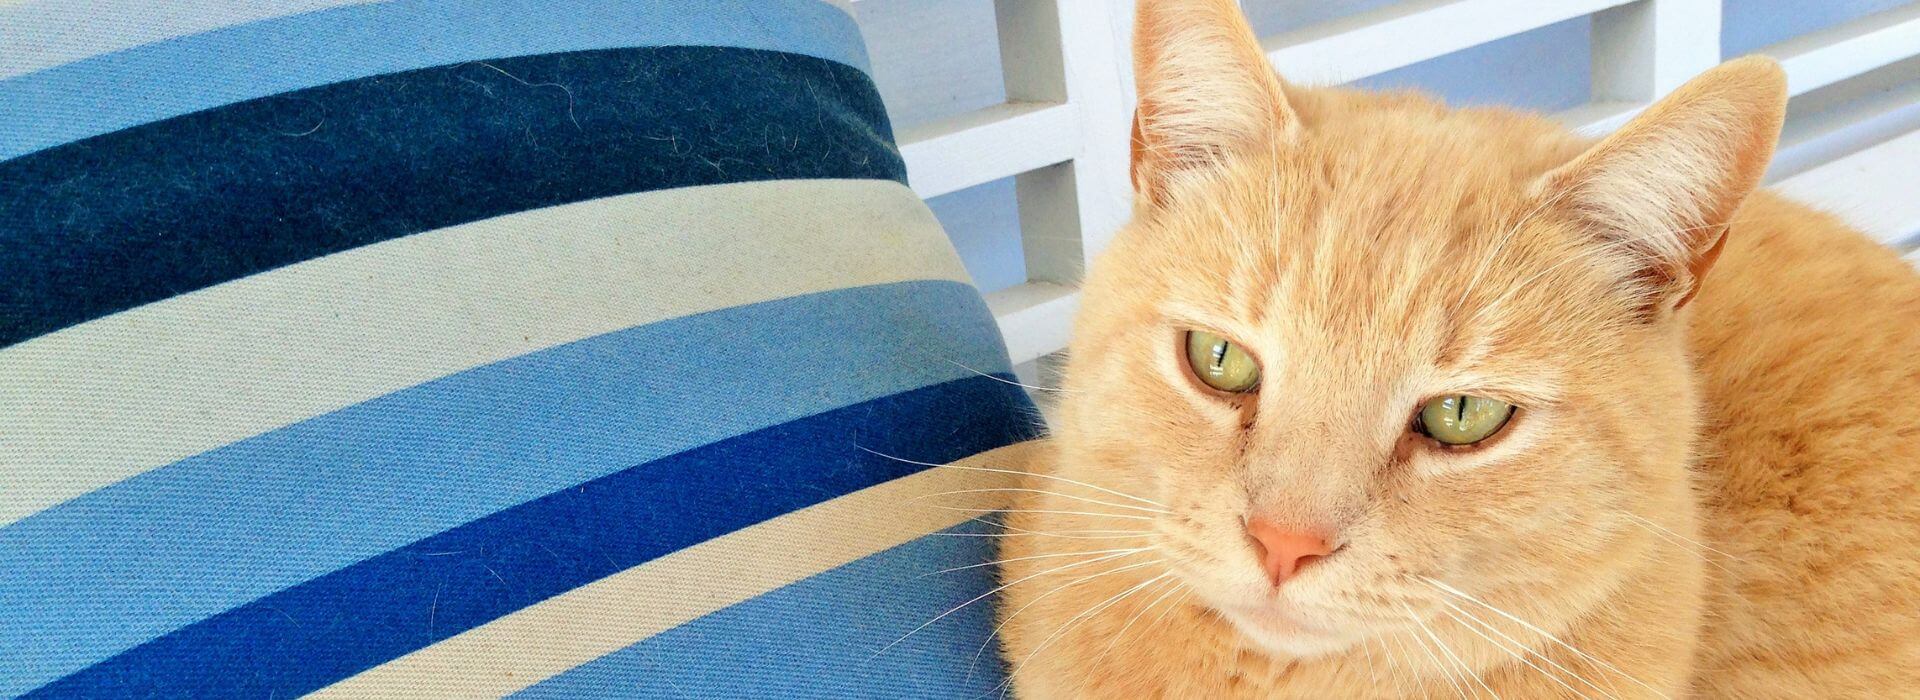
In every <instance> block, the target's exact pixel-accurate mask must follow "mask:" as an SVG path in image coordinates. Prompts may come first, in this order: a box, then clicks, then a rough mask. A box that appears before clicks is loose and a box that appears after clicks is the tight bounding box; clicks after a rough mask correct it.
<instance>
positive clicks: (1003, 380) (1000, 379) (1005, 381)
mask: <svg viewBox="0 0 1920 700" xmlns="http://www.w3.org/2000/svg"><path fill="white" fill-rule="evenodd" d="M947 362H948V363H949V364H952V365H953V366H955V367H959V368H960V369H964V370H966V371H968V372H972V373H974V374H978V375H980V376H982V377H986V378H988V379H991V380H994V381H996V382H1000V383H1001V384H1012V385H1014V386H1017V387H1020V388H1022V389H1030V390H1033V391H1053V392H1059V393H1062V394H1071V393H1073V392H1072V391H1071V390H1068V389H1062V388H1059V387H1051V386H1034V385H1032V384H1022V383H1020V382H1016V381H1013V380H1011V379H1007V378H1005V377H996V376H993V375H991V374H987V373H986V372H982V371H980V370H977V369H974V368H972V367H968V366H966V365H963V364H960V363H959V362H955V361H953V360H952V359H948V360H947Z"/></svg>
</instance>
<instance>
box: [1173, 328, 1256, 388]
mask: <svg viewBox="0 0 1920 700" xmlns="http://www.w3.org/2000/svg"><path fill="white" fill-rule="evenodd" d="M1187 366H1189V367H1192V368H1193V376H1195V377H1198V378H1200V382H1201V383H1203V384H1206V385H1207V386H1210V387H1213V388H1215V389H1219V390H1220V391H1224V392H1227V393H1230V394H1243V393H1246V392H1249V391H1253V390H1254V388H1256V387H1258V386H1260V363H1258V362H1255V361H1254V360H1253V356H1252V355H1249V354H1247V351H1246V350H1244V349H1241V347H1240V344H1239V343H1235V342H1233V341H1231V340H1227V339H1226V338H1224V337H1221V336H1220V335H1219V334H1216V333H1208V332H1206V331H1187Z"/></svg>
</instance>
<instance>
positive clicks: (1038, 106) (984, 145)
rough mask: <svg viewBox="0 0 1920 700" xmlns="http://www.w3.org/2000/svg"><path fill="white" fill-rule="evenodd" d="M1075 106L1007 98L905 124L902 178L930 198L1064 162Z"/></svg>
mask: <svg viewBox="0 0 1920 700" xmlns="http://www.w3.org/2000/svg"><path fill="white" fill-rule="evenodd" d="M1075 111H1077V108H1076V107H1074V106H1072V105H1064V104H1048V103H1036V102H1009V103H1007V104H1002V105H995V106H993V107H988V108H986V109H982V110H976V111H973V112H969V113H966V114H962V115H959V116H957V117H948V118H946V119H941V120H938V121H934V122H932V123H929V124H923V125H920V126H916V127H910V128H907V129H905V130H903V131H901V133H900V143H901V146H900V155H901V157H903V158H905V159H906V161H907V181H908V182H911V183H913V191H914V192H915V193H918V194H919V195H920V196H921V197H922V198H930V197H938V196H940V195H943V194H947V193H949V192H955V191H958V190H963V189H966V188H968V187H972V186H974V185H978V184H982V183H987V182H992V181H994V180H998V179H1000V178H1003V177H1007V176H1009V175H1015V174H1018V173H1022V172H1026V171H1028V170H1034V169H1037V168H1044V167H1046V166H1049V165H1053V164H1054V163H1061V162H1065V161H1067V160H1069V159H1071V158H1073V156H1074V154H1075V152H1076V151H1077V150H1078V149H1077V148H1076V145H1077V144H1078V142H1079V141H1080V132H1079V121H1080V119H1079V116H1078V115H1076V114H1075V113H1074V112H1075Z"/></svg>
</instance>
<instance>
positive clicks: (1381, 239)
mask: <svg viewBox="0 0 1920 700" xmlns="http://www.w3.org/2000/svg"><path fill="white" fill-rule="evenodd" d="M1139 8H1140V9H1139V12H1140V14H1139V21H1138V24H1137V28H1136V33H1137V39H1136V47H1135V50H1136V59H1137V64H1138V77H1139V88H1140V91H1139V94H1140V109H1139V113H1138V118H1137V123H1136V131H1135V135H1136V138H1135V142H1136V143H1135V146H1136V148H1135V159H1134V160H1135V162H1134V181H1135V185H1136V188H1137V190H1138V195H1139V196H1138V202H1139V204H1138V205H1137V211H1136V216H1135V220H1134V222H1133V223H1132V224H1131V225H1130V226H1129V227H1128V228H1127V229H1126V230H1125V231H1123V232H1122V233H1121V234H1120V235H1119V237H1118V238H1117V240H1116V241H1115V242H1114V244H1113V246H1112V247H1111V249H1110V250H1109V252H1107V253H1106V254H1105V256H1104V257H1103V258H1102V259H1101V260H1100V261H1099V262H1098V264H1096V265H1095V267H1094V269H1093V270H1092V271H1091V273H1090V274H1089V275H1088V277H1087V280H1086V285H1085V302H1084V303H1085V306H1084V308H1083V309H1082V310H1081V313H1080V317H1079V319H1078V322H1077V325H1076V326H1075V336H1074V340H1073V345H1072V347H1071V353H1070V356H1071V360H1070V364H1069V365H1068V368H1067V371H1066V377H1065V383H1064V391H1063V393H1062V397H1063V398H1062V404H1061V407H1060V415H1059V417H1058V420H1057V421H1056V422H1055V425H1054V435H1053V439H1052V440H1051V441H1050V442H1047V443H1044V444H1039V445H1036V446H1034V447H1032V448H1030V449H1029V450H1028V451H1027V454H1028V457H1027V459H1029V460H1030V461H1031V462H1032V464H1031V465H1029V466H1030V468H1031V469H1032V470H1033V471H1034V472H1035V473H1036V474H1035V476H1032V477H1029V478H1028V480H1027V481H1028V483H1027V488H1030V489H1033V490H1035V491H1045V492H1047V493H1030V494H1027V496H1028V497H1025V498H1022V499H1020V500H1019V501H1018V502H1017V504H1016V505H1015V506H1013V508H1012V509H1011V511H1010V517H1009V522H1008V523H1007V524H1008V525H1009V526H1010V527H1009V535H1010V536H1008V537H1006V538H1004V539H1003V540H1002V541H1003V542H1004V543H1005V546H1004V549H1003V554H1004V558H1005V559H1007V562H1006V564H1005V566H1004V569H1003V573H1002V577H1003V581H1004V582H1006V583H1008V584H1010V585H1009V587H1008V588H1007V589H1006V591H1005V599H1004V600H1003V601H1002V607H1001V612H1000V617H1001V619H1002V621H1003V623H1004V624H1003V627H1002V629H1001V630H1000V633H1001V635H1002V639H1003V640H1004V641H1003V643H1004V651H1005V654H1006V657H1007V660H1008V662H1009V664H1010V665H1011V669H1012V673H1013V681H1012V682H1013V688H1014V690H1015V691H1016V692H1017V693H1018V694H1019V695H1021V696H1023V697H1033V698H1108V697H1111V698H1142V697H1172V698H1224V697H1262V698H1273V697H1290V698H1349V697H1426V696H1436V697H1456V696H1465V697H1495V696H1498V697H1503V698H1508V699H1510V700H1511V699H1514V698H1541V697H1590V698H1611V697H1621V698H1625V697H1670V698H1671V697H1687V696H1701V697H1729V698H1759V697H1794V698H1806V697H1857V698H1865V697H1895V696H1904V697H1914V696H1915V695H1916V694H1920V614H1916V611H1920V548H1916V546H1915V545H1916V542H1915V540H1916V538H1920V479H1916V472H1917V471H1920V400H1916V399H1920V278H1916V275H1915V273H1914V271H1913V270H1911V269H1910V268H1908V267H1907V265H1905V264H1904V263H1902V262H1901V261H1900V260H1899V259H1898V258H1897V257H1896V256H1895V255H1894V254H1893V253H1892V252H1890V251H1888V250H1886V249H1883V248H1881V247H1879V246H1877V245H1875V244H1873V243H1872V242H1870V241H1869V240H1867V239H1866V238H1865V237H1863V236H1861V235H1860V234H1859V233H1856V232H1854V231H1852V230H1849V229H1848V228H1846V227H1845V226H1844V225H1842V224H1841V223H1839V222H1838V221H1836V220H1834V219H1833V218H1831V217H1828V216H1825V215H1822V214H1818V213H1815V212H1813V211H1810V210H1808V209H1806V208H1804V207H1802V206H1799V205H1796V204H1792V203H1789V202H1786V201H1783V200H1781V199H1779V198H1776V197H1775V196H1773V195H1771V194H1767V193H1765V192H1754V188H1755V186H1756V184H1757V183H1758V182H1759V181H1760V178H1761V174H1762V172H1763V171H1764V170H1765V168H1766V164H1767V162H1768V159H1769V158H1770V157H1771V154H1772V150H1773V145H1774V141H1775V139H1776V137H1777V135H1778V133H1779V129H1780V123H1781V118H1782V112H1783V109H1784V107H1785V102H1786V90H1785V85H1784V79H1783V76H1782V74H1781V71H1780V69H1779V68H1778V67H1777V66H1775V65H1774V64H1773V63H1772V62H1770V61H1768V60H1766V59H1761V58H1747V59H1741V60H1736V61H1732V62H1729V63H1727V64H1726V65H1723V66H1721V67H1719V68H1716V69H1714V70H1712V71H1709V72H1708V73H1706V74H1705V75H1702V76H1700V77H1699V78H1697V79H1695V80H1694V81H1693V82H1691V83H1688V84H1687V85H1686V86H1684V87H1682V88H1680V89H1679V90H1678V91H1677V92H1675V93H1674V94H1673V95H1671V96H1669V97H1667V98H1666V99H1665V100H1663V101H1661V102H1659V103H1658V104H1656V105H1654V106H1653V107H1652V108H1650V109H1648V110H1647V111H1646V112H1644V113H1643V114H1641V115H1639V116H1638V117H1637V118H1636V119H1634V120H1633V121H1632V122H1631V123H1629V124H1627V125H1626V126H1625V127H1623V128H1621V129H1620V130H1619V131H1618V132H1616V133H1614V134H1613V135H1611V136H1609V137H1607V138H1605V139H1602V140H1600V141H1599V142H1598V143H1593V142H1590V141H1587V140H1583V139H1581V138H1578V137H1576V136H1573V135H1571V134H1569V133H1568V132H1567V131H1566V130H1565V129H1563V128H1562V127H1560V126H1557V125H1555V124H1554V123H1552V122H1550V121H1548V120H1545V119H1542V118H1539V117H1534V116H1529V115H1525V114H1519V113H1514V112H1510V111H1506V110H1500V109H1448V108H1445V107H1443V106H1441V105H1439V104H1438V103H1436V102H1434V101H1431V100H1428V99H1424V98H1421V97H1417V96H1411V95H1379V94H1370V93H1364V92H1356V91H1352V90H1344V89H1306V88H1301V87H1299V86H1294V85H1290V84H1286V83H1283V82H1282V81H1281V80H1280V79H1279V78H1278V77H1276V76H1275V75H1274V74H1273V73H1272V72H1271V71H1270V70H1269V68H1268V66H1267V63H1266V59H1265V57H1264V56H1263V55H1262V52H1261V50H1260V48H1259V46H1258V44H1257V42H1256V41H1255V38H1254V36H1253V34H1252V32H1251V31H1250V29H1249V28H1248V27H1247V25H1246V22H1245V20H1244V19H1242V18H1241V16H1240V14H1239V11H1238V10H1237V9H1236V7H1235V4H1234V2H1232V0H1141V2H1140V3H1139ZM1710 269H1711V274H1708V273H1709V270H1710ZM1696 293H1697V294H1696Z"/></svg>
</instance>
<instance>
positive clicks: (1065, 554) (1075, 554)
mask: <svg viewBox="0 0 1920 700" xmlns="http://www.w3.org/2000/svg"><path fill="white" fill-rule="evenodd" d="M1149 549H1153V548H1152V547H1129V548H1126V549H1096V550H1093V551H1089V552H1055V553H1053V554H1035V555H1032V556H1025V557H1013V558H1011V559H1001V560H998V561H986V562H980V563H978V564H968V565H966V566H956V567H953V568H951V569H941V570H939V571H934V572H931V573H925V574H921V575H920V576H919V577H920V578H926V577H928V576H934V575H937V574H946V573H952V572H955V571H966V570H967V569H978V568H980V567H983V566H993V565H995V564H1005V563H1008V562H1016V561H1031V560H1034V559H1058V558H1060V557H1078V556H1085V555H1089V554H1112V553H1114V552H1144V551H1147V550H1149Z"/></svg>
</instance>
